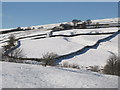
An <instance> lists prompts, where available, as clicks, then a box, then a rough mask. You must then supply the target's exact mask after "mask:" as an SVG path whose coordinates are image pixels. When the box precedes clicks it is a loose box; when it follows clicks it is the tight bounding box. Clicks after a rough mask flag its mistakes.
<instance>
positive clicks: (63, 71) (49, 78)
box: [0, 62, 118, 88]
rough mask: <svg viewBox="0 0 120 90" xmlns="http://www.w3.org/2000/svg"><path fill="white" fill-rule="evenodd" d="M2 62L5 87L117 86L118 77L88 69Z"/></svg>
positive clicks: (3, 85)
mask: <svg viewBox="0 0 120 90" xmlns="http://www.w3.org/2000/svg"><path fill="white" fill-rule="evenodd" d="M1 63H2V70H3V71H2V87H3V88H28V87H29V88H117V87H118V77H117V76H111V75H104V74H99V73H95V72H91V71H87V70H80V69H68V68H58V67H42V66H39V65H26V64H15V63H7V62H0V64H1ZM0 73H1V70H0Z"/></svg>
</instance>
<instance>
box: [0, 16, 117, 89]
mask: <svg viewBox="0 0 120 90" xmlns="http://www.w3.org/2000/svg"><path fill="white" fill-rule="evenodd" d="M117 20H118V19H117V18H113V19H103V20H93V22H100V23H110V22H112V23H114V22H117ZM59 24H60V23H59ZM59 24H49V25H38V26H32V27H35V28H38V27H40V26H43V27H44V29H35V30H28V31H19V32H11V33H7V34H0V50H1V47H2V46H3V45H5V43H4V41H6V40H8V37H9V36H10V35H11V34H14V35H15V37H16V38H21V37H28V38H23V39H20V41H21V46H20V48H21V49H23V53H24V54H25V56H26V57H28V58H30V57H31V58H41V57H42V56H43V55H44V54H46V53H47V52H53V53H56V54H58V55H65V54H69V53H71V52H74V51H77V50H80V49H82V48H83V47H84V46H87V45H94V44H95V43H96V42H97V41H98V40H100V39H103V38H105V37H108V36H109V35H110V34H109V35H107V34H105V35H79V36H75V37H61V36H58V37H47V38H42V39H34V38H38V37H41V36H38V35H40V34H47V33H48V32H50V31H51V30H47V29H50V28H52V27H54V26H58V25H59ZM4 30H5V29H1V31H4ZM116 31H118V28H116V27H112V28H98V29H72V30H65V31H58V32H53V35H72V34H80V33H104V32H116ZM29 36H33V37H29ZM43 36H45V35H43ZM111 53H115V54H118V36H116V37H114V38H113V39H111V40H110V41H107V42H103V43H101V44H100V46H99V47H98V48H97V49H90V50H89V51H87V52H86V53H83V54H81V55H77V56H74V57H73V58H69V59H63V60H62V61H61V62H60V63H63V62H68V63H70V64H77V65H79V66H81V67H89V66H94V65H98V66H104V65H105V64H106V61H107V59H108V58H109V56H110V55H111ZM0 66H1V67H2V69H0V73H1V75H0V80H1V79H2V81H3V82H2V83H0V86H3V87H7V88H9V87H12V88H16V87H19V88H21V87H22V88H24V87H29V88H30V87H31V88H42V87H47V88H51V87H63V88H64V87H70V88H76V87H78V88H102V87H103V88H116V87H117V86H118V77H117V76H112V75H103V74H98V73H95V72H91V71H88V70H84V68H83V69H78V70H77V69H68V68H58V67H42V66H40V65H39V66H38V65H26V64H15V63H7V62H0ZM2 70H3V71H2Z"/></svg>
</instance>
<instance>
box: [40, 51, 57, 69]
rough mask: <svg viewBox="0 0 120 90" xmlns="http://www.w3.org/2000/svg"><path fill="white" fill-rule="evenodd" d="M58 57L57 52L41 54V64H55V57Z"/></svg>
mask: <svg viewBox="0 0 120 90" xmlns="http://www.w3.org/2000/svg"><path fill="white" fill-rule="evenodd" d="M57 57H58V55H57V54H54V53H49V52H48V53H46V54H45V55H43V58H42V59H43V65H44V66H45V67H46V66H47V65H49V66H55V65H56V58H57Z"/></svg>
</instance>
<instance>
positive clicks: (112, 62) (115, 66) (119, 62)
mask: <svg viewBox="0 0 120 90" xmlns="http://www.w3.org/2000/svg"><path fill="white" fill-rule="evenodd" d="M103 72H104V73H105V74H110V75H118V76H120V57H118V56H116V55H111V56H110V57H109V59H108V61H107V63H106V65H105V66H104V69H103Z"/></svg>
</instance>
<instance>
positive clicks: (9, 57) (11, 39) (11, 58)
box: [2, 35, 24, 61]
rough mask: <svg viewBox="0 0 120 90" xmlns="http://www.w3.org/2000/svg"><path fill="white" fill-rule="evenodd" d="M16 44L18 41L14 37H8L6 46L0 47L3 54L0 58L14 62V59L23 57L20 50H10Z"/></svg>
mask: <svg viewBox="0 0 120 90" xmlns="http://www.w3.org/2000/svg"><path fill="white" fill-rule="evenodd" d="M16 42H18V40H17V39H16V38H15V36H14V35H10V36H9V37H8V41H7V44H6V45H4V46H2V47H3V52H4V53H3V56H2V57H3V59H4V58H5V60H8V61H14V59H16V58H20V57H23V56H24V55H23V52H22V49H21V48H17V49H15V50H11V49H12V48H14V47H15V46H16ZM9 50H11V51H9ZM8 51H9V52H8ZM5 52H8V53H5Z"/></svg>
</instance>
